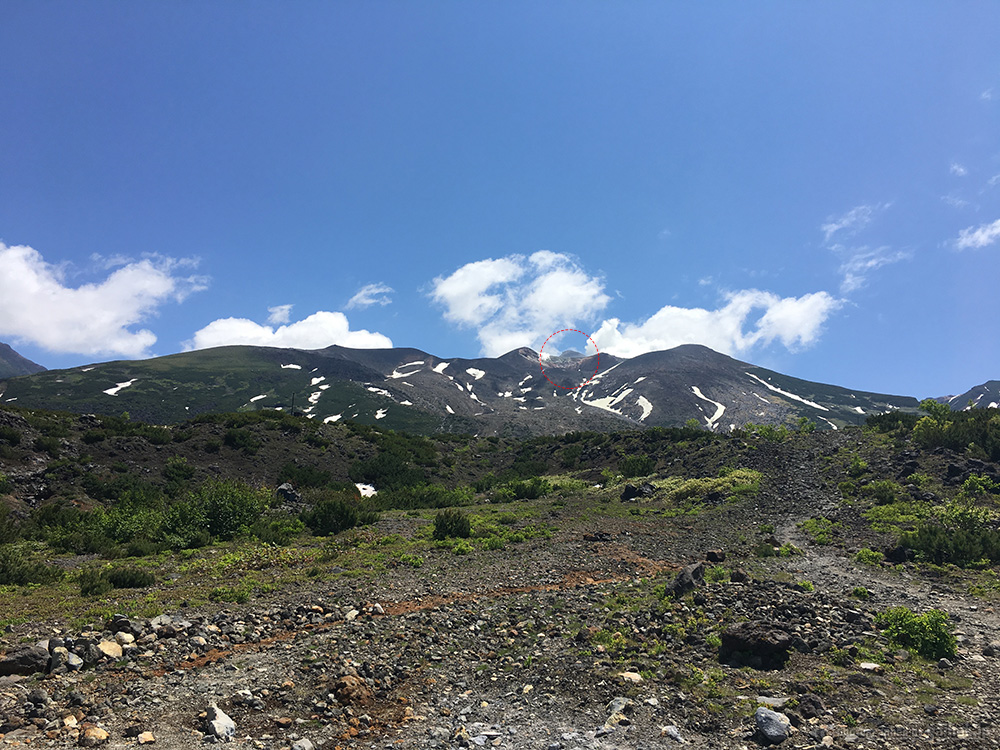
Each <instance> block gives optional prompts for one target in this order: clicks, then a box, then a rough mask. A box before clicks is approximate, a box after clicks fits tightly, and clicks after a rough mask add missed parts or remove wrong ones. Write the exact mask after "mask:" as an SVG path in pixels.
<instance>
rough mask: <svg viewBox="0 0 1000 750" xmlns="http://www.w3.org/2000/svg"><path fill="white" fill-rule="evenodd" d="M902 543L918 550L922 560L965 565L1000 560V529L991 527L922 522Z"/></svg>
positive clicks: (977, 565)
mask: <svg viewBox="0 0 1000 750" xmlns="http://www.w3.org/2000/svg"><path fill="white" fill-rule="evenodd" d="M899 543H900V544H901V545H902V546H904V547H908V548H909V549H912V550H914V551H916V552H917V556H918V558H919V559H921V560H926V561H928V562H933V563H936V564H938V565H944V564H946V563H952V564H954V565H958V566H959V567H962V568H967V567H979V566H981V565H982V564H984V563H989V562H1000V532H997V531H994V530H993V529H990V528H983V527H980V528H971V529H965V528H945V527H944V526H941V525H939V524H937V523H933V522H928V521H925V522H922V523H920V524H918V525H917V528H916V530H914V531H910V532H906V533H904V534H902V535H901V536H900V539H899Z"/></svg>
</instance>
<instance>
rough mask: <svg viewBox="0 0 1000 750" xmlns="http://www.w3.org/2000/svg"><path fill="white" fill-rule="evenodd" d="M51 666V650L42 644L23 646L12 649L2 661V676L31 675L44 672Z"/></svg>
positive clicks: (0, 670)
mask: <svg viewBox="0 0 1000 750" xmlns="http://www.w3.org/2000/svg"><path fill="white" fill-rule="evenodd" d="M48 666H49V652H48V649H44V648H42V647H41V646H21V647H19V648H14V649H11V650H10V651H8V652H7V656H6V657H4V659H3V661H0V677H6V676H7V675H12V674H19V675H31V674H36V673H37V672H44V671H45V670H46V669H47V668H48Z"/></svg>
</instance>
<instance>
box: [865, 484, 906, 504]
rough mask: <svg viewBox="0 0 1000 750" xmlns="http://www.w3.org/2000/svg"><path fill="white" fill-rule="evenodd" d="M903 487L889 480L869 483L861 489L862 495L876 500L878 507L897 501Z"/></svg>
mask: <svg viewBox="0 0 1000 750" xmlns="http://www.w3.org/2000/svg"><path fill="white" fill-rule="evenodd" d="M901 489H902V488H901V487H900V486H899V485H898V484H896V483H895V482H892V481H890V480H888V479H878V480H876V481H874V482H869V483H868V484H866V485H865V486H864V487H862V488H861V494H862V495H864V496H865V497H869V498H871V499H872V500H874V501H875V502H876V503H877V504H878V505H888V504H889V503H893V502H895V501H896V497H897V495H898V494H899V492H900V491H901Z"/></svg>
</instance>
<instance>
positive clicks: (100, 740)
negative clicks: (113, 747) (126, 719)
mask: <svg viewBox="0 0 1000 750" xmlns="http://www.w3.org/2000/svg"><path fill="white" fill-rule="evenodd" d="M110 737H111V735H110V734H108V733H107V732H106V731H105V730H103V729H101V728H100V727H98V726H94V725H93V724H88V725H86V726H85V727H84V728H83V731H82V732H80V740H79V742H80V747H97V746H98V745H103V744H104V743H105V742H107V741H108V739H110Z"/></svg>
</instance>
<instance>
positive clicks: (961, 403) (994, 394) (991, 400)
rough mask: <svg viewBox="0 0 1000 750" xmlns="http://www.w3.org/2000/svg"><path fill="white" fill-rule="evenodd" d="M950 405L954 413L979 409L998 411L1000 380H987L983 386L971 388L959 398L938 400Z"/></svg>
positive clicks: (999, 404) (945, 397) (948, 397)
mask: <svg viewBox="0 0 1000 750" xmlns="http://www.w3.org/2000/svg"><path fill="white" fill-rule="evenodd" d="M936 400H937V401H940V402H941V403H943V404H950V405H951V408H952V411H963V410H965V409H973V408H977V407H981V408H991V409H996V408H997V407H998V406H1000V380H987V381H986V382H985V383H983V384H982V385H977V386H976V387H975V388H970V389H969V390H967V391H966V392H965V393H961V394H959V395H957V396H942V397H941V398H939V399H936Z"/></svg>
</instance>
